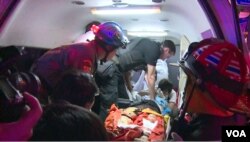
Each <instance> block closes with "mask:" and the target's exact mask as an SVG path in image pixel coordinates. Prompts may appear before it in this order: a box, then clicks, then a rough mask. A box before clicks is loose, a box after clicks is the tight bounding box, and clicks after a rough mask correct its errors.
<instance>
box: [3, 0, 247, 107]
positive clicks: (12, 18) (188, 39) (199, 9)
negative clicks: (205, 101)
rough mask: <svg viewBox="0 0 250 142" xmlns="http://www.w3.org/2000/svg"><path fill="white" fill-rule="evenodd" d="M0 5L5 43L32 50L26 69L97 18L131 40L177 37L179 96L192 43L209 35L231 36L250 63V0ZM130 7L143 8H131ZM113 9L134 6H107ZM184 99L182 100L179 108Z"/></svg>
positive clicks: (171, 63) (173, 69) (57, 0)
mask: <svg viewBox="0 0 250 142" xmlns="http://www.w3.org/2000/svg"><path fill="white" fill-rule="evenodd" d="M0 5H1V6H0V47H1V48H6V47H10V46H14V47H15V48H18V49H20V50H25V51H26V53H27V54H29V55H30V57H29V58H30V59H31V60H30V62H25V59H23V61H22V60H20V61H18V64H19V67H20V69H21V70H28V69H29V68H30V65H31V64H32V62H33V61H34V60H36V59H37V58H38V57H40V56H41V55H42V54H43V53H44V52H45V51H47V50H49V49H52V48H55V47H59V46H61V45H65V44H71V43H74V41H75V40H76V39H77V38H79V37H80V36H81V35H82V34H84V33H85V27H86V25H87V24H89V23H90V22H93V21H99V22H105V21H115V22H117V23H119V24H120V25H121V27H123V29H124V31H125V32H126V34H127V36H128V37H129V39H133V38H134V37H138V36H140V37H149V38H151V39H153V40H156V41H163V40H164V39H170V40H173V41H174V43H175V45H176V47H177V52H176V54H175V56H174V57H172V58H170V59H169V60H167V63H168V69H169V79H170V80H171V81H172V83H173V84H174V88H175V89H176V90H177V91H178V94H179V98H182V96H181V95H180V94H182V92H183V90H184V86H185V81H186V76H185V75H184V73H183V72H182V71H181V70H180V68H179V66H178V61H179V60H180V59H181V57H182V56H183V55H184V52H185V51H186V50H187V48H188V46H189V44H190V43H192V42H197V41H200V40H202V39H204V38H209V37H218V38H222V39H226V40H228V41H230V42H232V43H233V44H235V45H236V46H238V47H239V48H240V49H241V50H242V51H243V53H244V56H245V59H246V61H247V63H248V66H250V59H249V47H250V45H249V43H250V42H249V40H250V38H249V34H248V30H249V28H250V22H249V21H250V20H249V19H250V18H249V11H250V4H249V1H247V0H245V1H244V0H0ZM130 8H132V9H137V8H138V9H139V10H142V9H143V10H142V11H143V12H141V13H140V11H136V12H132V13H129V10H128V9H130ZM108 9H109V10H128V11H125V12H124V13H119V12H117V11H111V13H108V12H107V13H106V14H105V12H104V11H101V10H108ZM146 9H148V10H154V11H153V12H154V13H147V11H146ZM99 10H100V11H101V12H99ZM1 48H0V49H1ZM0 52H1V51H0ZM8 56H12V55H8ZM6 58H7V57H6ZM1 62H2V61H1V60H0V63H1ZM1 68H2V67H1ZM181 104H182V100H181V99H179V102H178V105H179V107H180V106H181Z"/></svg>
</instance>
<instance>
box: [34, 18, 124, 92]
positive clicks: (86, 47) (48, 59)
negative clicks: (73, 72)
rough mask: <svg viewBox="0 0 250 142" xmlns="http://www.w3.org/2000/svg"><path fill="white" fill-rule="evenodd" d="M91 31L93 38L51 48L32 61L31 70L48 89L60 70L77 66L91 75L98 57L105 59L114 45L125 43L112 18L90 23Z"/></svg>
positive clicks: (54, 82)
mask: <svg viewBox="0 0 250 142" xmlns="http://www.w3.org/2000/svg"><path fill="white" fill-rule="evenodd" d="M92 31H93V33H94V35H95V38H94V40H92V41H90V42H87V43H75V44H70V45H65V46H62V47H58V48H55V49H51V50H49V51H48V52H46V53H45V54H44V55H43V56H41V57H40V58H39V59H38V60H37V61H36V62H35V63H34V64H33V67H32V71H33V72H34V73H36V74H37V75H38V76H39V77H40V78H41V80H42V82H43V85H44V86H45V89H46V90H47V91H48V93H50V92H51V91H52V88H53V87H55V85H56V84H57V82H58V81H59V80H60V78H61V74H62V73H63V71H65V70H68V69H80V70H82V71H83V72H85V73H89V74H92V75H93V74H94V72H95V70H96V68H97V60H101V62H105V61H106V60H109V59H111V58H112V57H113V56H114V55H115V53H116V49H118V48H120V47H121V48H125V47H126V45H127V42H128V39H127V37H126V36H125V34H124V33H123V31H122V28H121V27H120V25H118V24H117V23H115V22H104V23H101V24H100V25H99V26H96V25H93V26H92Z"/></svg>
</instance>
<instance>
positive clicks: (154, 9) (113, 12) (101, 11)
mask: <svg viewBox="0 0 250 142" xmlns="http://www.w3.org/2000/svg"><path fill="white" fill-rule="evenodd" d="M91 13H92V14H96V15H129V14H155V13H161V10H160V8H158V7H150V8H138V9H135V8H119V9H117V8H116V9H92V10H91Z"/></svg>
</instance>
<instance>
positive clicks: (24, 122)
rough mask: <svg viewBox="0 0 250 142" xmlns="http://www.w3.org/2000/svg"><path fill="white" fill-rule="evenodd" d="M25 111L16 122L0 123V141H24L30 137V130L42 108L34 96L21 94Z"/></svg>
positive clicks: (38, 117) (39, 115)
mask: <svg viewBox="0 0 250 142" xmlns="http://www.w3.org/2000/svg"><path fill="white" fill-rule="evenodd" d="M23 97H24V99H25V102H26V104H27V109H26V110H25V112H24V113H23V114H22V116H21V118H20V119H19V120H18V121H16V122H10V123H0V141H3V140H4V141H26V140H28V139H29V138H30V137H31V136H32V129H33V127H34V126H35V125H36V123H37V122H38V120H39V119H40V117H41V115H42V107H41V105H40V103H39V101H38V100H37V98H35V97H34V96H32V95H30V94H29V93H27V92H25V93H24V94H23Z"/></svg>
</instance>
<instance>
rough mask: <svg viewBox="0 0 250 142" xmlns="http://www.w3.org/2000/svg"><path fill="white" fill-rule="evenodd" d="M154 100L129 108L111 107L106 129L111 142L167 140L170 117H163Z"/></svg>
mask: <svg viewBox="0 0 250 142" xmlns="http://www.w3.org/2000/svg"><path fill="white" fill-rule="evenodd" d="M160 113H161V112H160V108H159V107H158V105H157V104H156V103H155V102H154V101H152V100H144V101H141V102H139V103H135V104H132V105H131V106H130V107H127V108H118V107H117V106H115V105H114V104H113V105H112V106H111V108H110V111H109V114H108V116H107V118H106V120H105V127H106V130H107V131H108V133H109V134H110V140H111V141H133V140H135V141H163V140H166V139H167V136H168V135H167V133H166V132H168V131H167V129H169V127H168V126H169V116H168V115H165V116H163V115H161V114H160Z"/></svg>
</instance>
